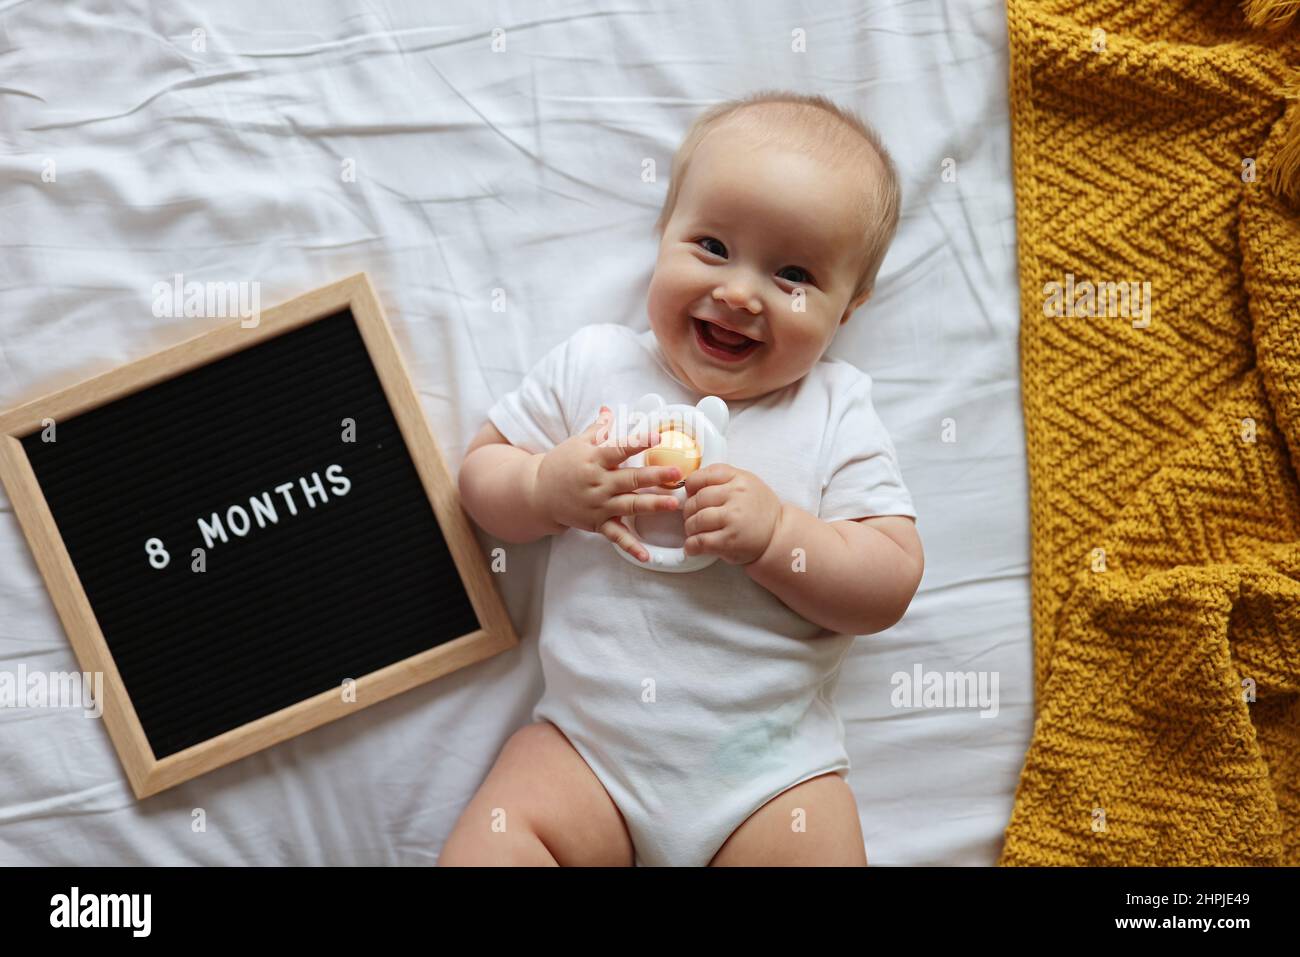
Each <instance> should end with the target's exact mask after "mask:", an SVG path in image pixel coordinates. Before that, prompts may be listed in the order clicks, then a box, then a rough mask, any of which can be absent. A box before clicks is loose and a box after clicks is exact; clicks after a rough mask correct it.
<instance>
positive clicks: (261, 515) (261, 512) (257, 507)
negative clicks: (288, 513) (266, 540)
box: [248, 492, 280, 528]
mask: <svg viewBox="0 0 1300 957" xmlns="http://www.w3.org/2000/svg"><path fill="white" fill-rule="evenodd" d="M248 505H249V507H250V508H252V510H253V518H255V519H257V527H258V528H266V520H267V519H268V518H269V519H270V520H271V524H272V525H275V524H277V523H278V522H279V521H280V517H279V516H278V515H276V513H275V506H274V505H272V504H271V493H270V492H263V493H262V497H261V498H251V497H250V498H249V500H248Z"/></svg>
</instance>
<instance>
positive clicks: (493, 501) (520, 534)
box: [457, 422, 564, 544]
mask: <svg viewBox="0 0 1300 957" xmlns="http://www.w3.org/2000/svg"><path fill="white" fill-rule="evenodd" d="M543 458H545V453H542V452H538V453H536V454H531V453H529V452H525V451H524V450H523V449H520V448H516V447H515V446H513V445H511V444H510V441H509V440H508V439H507V438H506V437H505V436H504V435H502V434H501V432H500V431H499V430H498V429H497V427H496V426H495V425H493V424H492V423H491V422H488V423H487V424H486V425H484V426H483V428H482V429H481V430H480V431H479V434H478V435H476V436H475V437H474V441H473V442H471V443H470V446H469V448H468V449H467V450H466V452H465V461H464V462H463V463H462V464H461V467H460V476H459V479H458V481H457V484H458V486H459V487H460V500H461V503H462V505H464V507H465V511H466V512H468V513H469V516H470V518H472V519H474V521H475V522H477V523H478V524H479V527H480V528H482V529H483V530H484V531H485V532H487V533H488V534H489V535H494V536H495V537H497V538H499V539H501V540H502V541H503V542H512V543H514V544H524V543H526V542H534V541H536V540H537V539H539V538H542V537H543V536H545V535H556V534H558V533H560V532H562V531H564V526H563V525H560V524H558V523H556V522H553V521H551V520H550V518H548V517H547V516H546V514H545V512H544V510H543V509H541V508H540V507H539V506H538V504H537V496H536V494H535V493H536V489H537V469H538V467H539V466H540V465H541V464H542V459H543Z"/></svg>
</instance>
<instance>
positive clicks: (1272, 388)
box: [1000, 0, 1300, 865]
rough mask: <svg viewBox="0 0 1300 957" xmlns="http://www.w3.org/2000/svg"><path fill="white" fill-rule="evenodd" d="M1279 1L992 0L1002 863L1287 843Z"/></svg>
mask: <svg viewBox="0 0 1300 957" xmlns="http://www.w3.org/2000/svg"><path fill="white" fill-rule="evenodd" d="M1297 7H1300V4H1297V3H1294V2H1287V0H1284V2H1278V0H1271V2H1269V0H1264V2H1253V3H1250V4H1247V6H1246V9H1244V10H1243V8H1242V7H1241V6H1238V5H1235V4H1234V3H1232V2H1230V0H1082V2H1079V0H1009V2H1008V22H1009V26H1010V41H1011V106H1012V147H1013V161H1014V174H1015V189H1016V204H1017V213H1016V216H1017V223H1018V228H1019V235H1018V242H1019V257H1020V267H1019V268H1020V293H1021V336H1020V346H1021V374H1022V381H1023V390H1024V413H1025V431H1026V438H1027V443H1028V456H1029V469H1030V512H1031V529H1032V537H1033V541H1032V588H1033V628H1034V643H1035V646H1034V679H1035V708H1036V712H1037V717H1036V722H1035V726H1034V734H1033V739H1032V743H1031V745H1030V748H1029V751H1028V754H1027V755H1026V758H1025V764H1024V768H1023V771H1022V773H1021V778H1020V784H1019V787H1018V790H1017V793H1016V802H1015V808H1014V811H1013V814H1012V817H1011V820H1010V823H1009V825H1008V827H1007V830H1006V841H1005V845H1004V848H1003V852H1002V857H1001V860H1000V863H1003V864H1017V865H1019V864H1115V865H1121V864H1130V865H1155V864H1160V865H1199V864H1214V865H1234V864H1283V863H1284V864H1293V865H1295V864H1300V483H1298V482H1297V464H1300V459H1298V458H1297V455H1300V201H1298V200H1300V189H1297V183H1298V182H1300V172H1297V165H1298V164H1300V100H1297V99H1293V98H1292V97H1294V96H1295V92H1294V91H1296V90H1297V89H1300V82H1297V73H1296V67H1297V66H1300V23H1297V22H1295V16H1294V15H1295V13H1296V9H1297ZM1287 91H1291V93H1290V96H1288V93H1287ZM1102 283H1111V284H1119V283H1124V284H1125V287H1124V288H1123V289H1120V290H1118V292H1119V294H1117V287H1116V286H1114V285H1112V286H1109V287H1107V286H1099V285H1098V284H1102ZM1143 283H1149V284H1150V285H1149V287H1143V286H1142V284H1143ZM1133 284H1136V285H1133ZM1144 288H1146V289H1149V298H1146V297H1144V295H1143V290H1144ZM1126 292H1127V293H1130V294H1131V295H1130V296H1129V301H1128V303H1127V306H1128V309H1127V310H1126V309H1125V305H1126V304H1125V301H1124V298H1123V293H1126ZM1143 302H1146V303H1147V304H1148V305H1149V308H1148V309H1147V310H1145V312H1144V311H1143V309H1142V308H1141V304H1142V303H1143ZM1049 313H1050V314H1049Z"/></svg>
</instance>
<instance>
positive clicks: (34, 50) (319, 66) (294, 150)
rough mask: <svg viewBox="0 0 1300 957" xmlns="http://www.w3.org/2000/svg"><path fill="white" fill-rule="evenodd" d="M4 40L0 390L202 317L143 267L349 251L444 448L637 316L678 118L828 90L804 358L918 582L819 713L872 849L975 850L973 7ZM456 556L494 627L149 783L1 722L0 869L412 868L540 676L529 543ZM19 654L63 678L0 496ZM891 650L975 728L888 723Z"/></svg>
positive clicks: (981, 121)
mask: <svg viewBox="0 0 1300 957" xmlns="http://www.w3.org/2000/svg"><path fill="white" fill-rule="evenodd" d="M498 28H499V29H500V30H501V31H503V32H502V33H499V34H497V42H495V44H494V34H493V31H494V30H497V29H498ZM196 31H201V33H197V34H196ZM796 31H800V32H799V33H796ZM800 37H802V50H803V52H796V46H797V44H796V41H797V40H799V38H800ZM200 41H201V42H200ZM0 64H2V65H3V68H2V69H0V246H2V248H3V255H0V305H2V306H3V308H0V408H8V407H10V406H12V405H16V404H18V403H20V402H23V401H26V400H29V399H32V398H35V397H36V396H38V395H41V394H43V393H45V392H49V391H52V390H54V389H57V388H61V387H63V386H66V385H70V384H72V383H74V382H78V381H80V380H82V379H84V378H86V377H89V376H91V375H95V374H97V373H100V372H104V371H106V370H108V369H111V368H114V367H116V366H119V365H121V364H123V363H126V362H129V361H131V360H133V359H138V358H140V357H142V356H144V355H147V354H149V353H151V352H155V351H157V350H159V349H161V348H164V347H166V346H169V345H172V344H174V343H176V342H180V341H182V340H184V339H188V338H190V337H192V336H194V335H196V334H198V333H199V332H202V331H204V330H205V329H209V328H213V327H214V326H216V325H218V324H221V323H223V322H227V321H229V320H228V319H223V318H203V319H198V318H184V317H166V316H163V317H158V316H155V315H154V314H153V310H152V308H151V306H152V303H153V294H152V291H153V286H154V284H155V283H158V282H160V281H171V280H172V277H173V276H174V275H175V274H176V273H181V274H182V275H183V276H184V278H185V280H186V281H187V282H188V281H190V280H195V281H221V282H227V281H257V282H260V283H261V286H260V290H261V303H262V306H263V307H264V308H266V307H270V306H271V305H274V304H275V303H277V302H280V301H283V300H284V299H287V298H289V297H292V296H295V295H298V294H299V293H302V292H305V291H307V290H310V289H313V288H315V287H317V286H320V285H323V284H325V283H327V282H330V281H332V280H335V279H338V278H341V277H343V276H346V275H349V274H351V273H354V272H357V271H359V270H365V271H366V272H368V273H369V274H370V277H371V280H372V281H373V283H374V285H375V287H376V289H377V291H378V293H379V297H380V299H381V301H382V303H383V305H384V307H385V309H386V310H387V313H388V317H389V319H390V321H391V323H392V325H393V328H394V332H395V335H396V338H397V342H398V346H399V348H400V349H401V352H402V355H403V358H404V360H405V363H406V365H407V368H408V369H409V371H410V373H411V377H412V379H413V381H414V384H415V387H416V389H417V391H418V393H419V395H420V397H421V400H422V402H423V405H424V411H425V414H426V415H427V417H428V419H429V422H430V425H431V427H432V429H433V433H434V435H435V437H436V438H437V440H438V443H439V445H440V446H441V448H442V451H443V453H444V456H445V458H446V460H447V465H448V467H449V468H450V469H451V470H452V471H453V472H454V471H455V470H456V469H458V468H459V465H460V462H461V460H462V458H463V455H464V450H465V448H466V446H467V445H468V444H469V441H470V439H471V438H472V437H473V436H474V434H475V433H476V432H477V431H478V429H479V428H480V427H481V426H482V424H483V422H484V419H485V415H486V412H487V410H488V409H489V408H490V407H491V406H492V404H493V403H494V402H495V401H496V400H497V398H498V397H500V396H502V395H504V394H505V393H507V392H509V391H510V390H512V389H514V388H515V387H516V386H517V385H518V384H519V382H520V381H521V379H522V377H523V376H524V375H525V374H526V373H527V372H528V371H529V370H530V369H531V368H532V367H533V366H534V365H535V364H536V363H537V362H538V361H539V360H540V359H541V358H542V356H544V355H545V354H546V353H547V352H549V351H550V350H551V349H553V348H554V347H555V346H556V345H557V344H558V343H560V342H563V341H564V340H566V339H568V338H569V337H570V336H572V335H573V334H574V333H575V332H576V331H577V330H578V329H580V328H582V327H584V326H586V325H589V324H591V323H596V322H612V323H617V324H620V325H623V326H626V327H628V328H630V329H633V330H643V329H645V328H647V325H648V322H647V319H646V316H645V311H644V306H645V289H646V284H647V283H648V281H649V278H650V275H651V273H652V271H653V268H654V261H655V250H656V245H655V238H654V235H653V232H652V226H653V223H654V220H655V217H656V215H657V214H658V211H659V208H660V206H661V204H662V202H663V198H664V195H665V192H666V189H667V185H668V177H669V173H670V171H671V165H672V162H671V161H672V155H673V151H674V150H675V149H676V147H677V145H678V143H679V142H680V141H681V138H682V136H683V134H684V133H685V132H686V129H687V128H688V127H689V125H690V123H691V121H692V120H693V119H694V118H695V116H697V115H698V114H699V112H700V111H701V110H703V109H705V108H706V107H708V106H710V105H712V104H713V103H715V102H717V101H719V100H721V99H724V98H728V97H732V96H738V95H741V94H744V93H747V92H750V91H753V90H755V89H759V88H763V87H772V86H775V87H782V88H793V89H797V90H801V91H805V92H813V93H823V94H826V95H827V96H830V97H831V98H833V99H834V100H836V101H837V102H839V103H842V104H844V105H846V106H849V107H852V108H854V109H857V110H859V111H860V112H861V113H862V114H863V116H864V117H866V118H867V119H868V120H869V121H871V122H872V123H874V124H875V125H876V126H877V128H878V129H879V130H880V132H881V134H882V136H883V137H884V139H885V141H886V143H887V144H888V146H889V148H890V150H891V151H892V152H893V155H894V158H895V160H896V162H897V163H898V166H899V171H900V174H901V177H902V187H903V208H902V221H901V223H900V225H899V232H898V237H897V239H896V240H895V243H894V245H893V246H892V247H891V249H890V251H889V254H888V256H887V257H886V259H885V262H884V266H883V268H882V271H881V275H880V280H879V283H878V285H877V288H876V292H875V294H874V295H873V297H872V299H871V300H870V301H868V302H867V304H866V305H865V306H863V307H862V308H861V309H860V310H858V312H857V313H856V314H855V315H854V316H853V317H852V318H851V319H850V320H849V321H848V322H847V323H846V324H845V325H844V326H842V327H841V328H840V329H839V331H838V332H837V333H836V336H835V339H834V341H833V342H832V343H831V347H830V351H829V354H830V355H832V356H836V357H839V358H843V359H846V360H847V361H849V362H851V363H852V364H853V365H855V366H857V367H858V368H860V369H864V370H867V371H869V372H870V374H871V377H872V381H873V388H872V396H871V398H872V402H873V403H874V405H875V408H876V409H877V410H878V411H879V413H880V416H881V418H882V419H883V420H884V421H885V422H886V423H888V425H889V430H890V435H891V437H892V439H893V442H894V444H895V446H896V448H897V450H898V455H899V459H900V461H901V462H902V463H903V466H904V468H905V474H906V478H907V485H908V488H909V490H910V491H911V493H912V496H913V499H914V501H915V504H916V509H917V512H918V529H919V531H920V534H921V538H922V540H923V541H924V543H925V551H926V570H925V579H924V580H923V582H922V584H921V590H920V592H919V593H918V595H917V597H916V599H915V600H914V601H913V603H912V607H911V609H910V610H909V611H908V613H907V616H906V617H905V618H904V619H903V620H902V621H901V622H900V623H899V624H898V625H896V626H895V627H894V628H892V629H890V630H889V631H887V632H885V633H883V634H880V635H876V636H872V637H871V638H867V639H861V640H858V641H856V642H854V643H853V644H852V645H851V646H850V647H849V649H848V651H847V652H846V654H845V657H844V661H843V663H842V666H841V673H840V681H839V685H838V690H837V692H836V695H835V703H836V706H837V708H838V710H839V713H840V715H841V717H842V718H843V721H844V726H845V735H846V745H847V751H848V753H849V756H850V758H851V760H852V765H853V772H852V775H851V776H850V784H851V785H852V787H853V790H854V793H855V795H856V797H857V800H858V804H859V808H860V812H861V814H860V816H861V821H862V828H863V833H864V837H865V840H866V845H867V850H868V856H869V859H870V860H871V862H872V863H873V864H936V863H939V864H992V863H993V862H994V861H995V860H996V859H997V854H998V850H999V848H1000V846H1001V838H1002V831H1003V828H1004V827H1005V825H1006V822H1007V819H1008V817H1009V815H1010V811H1011V806H1012V801H1013V797H1014V793H1015V785H1016V781H1017V776H1018V774H1019V771H1020V766H1021V763H1022V761H1023V757H1024V753H1025V748H1026V747H1027V745H1028V741H1029V737H1030V734H1031V731H1032V727H1033V716H1032V710H1031V702H1032V649H1031V643H1030V632H1029V603H1028V602H1029V585H1028V562H1029V537H1028V531H1027V529H1028V508H1027V481H1026V472H1025V453H1024V433H1023V428H1022V424H1021V413H1020V392H1019V367H1018V351H1017V335H1018V314H1019V313H1018V309H1019V306H1018V296H1017V286H1016V273H1015V262H1016V260H1015V220H1014V211H1015V210H1014V203H1013V192H1012V186H1011V164H1010V155H1011V154H1010V139H1009V123H1008V112H1007V111H1008V96H1007V85H1006V84H1007V40H1006V22H1005V10H1004V6H1003V4H1002V3H1001V2H995V0H974V2H951V0H933V2H926V3H910V4H885V3H872V4H867V5H865V6H864V5H863V4H861V3H856V2H850V0H827V2H825V3H820V4H817V5H815V7H814V6H810V5H791V4H790V3H788V2H786V0H753V2H739V0H724V2H719V3H710V4H698V3H688V2H684V0H663V2H661V3H658V4H655V5H653V7H651V6H648V5H640V4H638V5H626V4H625V5H618V4H614V5H611V4H608V3H600V2H589V0H562V2H556V3H551V4H547V5H545V8H544V9H541V8H539V7H538V5H537V4H534V3H530V2H523V0H502V2H498V3H494V4H453V3H439V4H410V3H394V2H385V0H374V2H367V3H364V4H358V3H353V2H344V0H321V2H314V3H312V4H310V5H297V6H294V5H287V6H286V5H280V4H268V3H264V2H261V0H230V2H226V3H222V4H218V5H214V4H202V3H197V2H194V0H176V2H170V3H166V4H154V3H149V2H147V0H123V2H117V3H111V4H90V5H87V4H63V3H30V2H29V3H4V4H0ZM647 160H653V161H654V171H655V174H656V175H655V176H654V177H653V179H651V178H650V177H649V176H648V173H647V169H648V166H647ZM46 173H52V174H53V177H54V179H53V181H46V179H45V178H43V174H46ZM268 414H272V415H273V414H274V410H268ZM483 543H484V545H485V546H487V547H489V548H495V547H505V549H506V551H505V555H506V557H507V559H508V562H507V570H506V571H504V572H503V573H500V574H497V575H494V576H493V577H494V581H496V583H497V585H498V587H499V589H500V591H501V593H502V595H503V597H504V599H505V601H506V605H507V608H508V610H509V612H510V614H511V617H512V618H513V620H514V622H515V625H516V628H517V630H518V632H519V636H520V639H521V644H520V645H519V647H518V648H516V649H513V650H511V651H508V652H506V653H503V654H501V655H498V656H496V657H494V658H492V659H490V660H488V661H484V662H480V663H478V664H476V665H474V666H472V667H469V668H465V669H462V670H460V671H457V672H455V673H453V674H450V675H447V676H445V677H443V678H440V679H438V680H437V681H434V682H431V683H429V684H427V685H424V686H422V687H420V688H416V689H413V690H412V691H409V692H407V693H405V694H402V695H398V696H397V697H395V698H392V699H390V700H387V701H384V702H381V703H379V704H377V705H374V706H372V707H370V708H366V709H364V710H362V711H359V712H358V713H356V714H354V715H352V716H350V717H347V718H344V719H342V720H340V721H336V722H334V723H332V724H329V725H326V726H324V727H322V728H318V729H316V730H314V731H312V732H310V733H308V734H305V735H302V736H300V737H298V738H295V739H293V740H292V741H288V742H285V743H283V744H281V745H278V746H276V747H274V748H271V749H270V750H268V751H264V752H261V753H259V754H256V755H252V756H250V757H248V758H245V759H244V760H241V761H238V762H236V763H235V764H233V765H230V766H228V767H225V768H221V769H219V770H217V771H214V772H212V773H210V774H207V775H204V776H202V777H200V778H198V779H195V780H193V781H190V782H187V783H186V784H184V785H181V786H179V787H177V788H175V789H173V790H170V791H167V792H164V793H162V794H159V795H156V796H155V797H152V798H149V799H147V800H146V801H144V802H136V801H135V800H134V798H133V797H132V796H131V792H130V789H129V787H128V786H127V783H126V778H125V776H124V775H123V773H122V770H121V767H120V765H119V763H118V759H117V756H116V753H115V752H114V750H113V747H112V744H111V742H110V740H109V737H108V734H107V732H106V730H105V728H104V725H103V722H102V721H98V720H93V719H86V718H84V717H82V716H81V712H79V711H66V710H54V709H26V710H17V709H4V708H0V773H2V774H3V781H4V784H3V786H0V864H100V865H112V864H156V865H174V864H259V865H265V864H306V865H312V864H351V863H356V864H426V863H432V862H433V861H435V860H436V858H437V855H438V851H439V848H440V847H441V846H442V843H443V841H444V840H445V839H446V836H447V834H448V833H449V832H450V830H451V828H452V827H453V826H454V824H455V823H456V819H457V817H458V815H459V814H460V812H461V810H462V809H463V808H464V807H465V805H466V803H467V802H468V801H469V799H470V797H471V796H472V795H473V793H474V791H475V790H476V789H477V788H478V786H479V784H480V783H481V782H482V780H483V778H484V776H485V775H486V774H487V772H488V770H489V769H490V768H491V765H492V762H493V761H494V760H495V759H496V756H497V754H498V753H499V752H500V750H501V746H502V744H503V743H504V742H505V741H506V739H507V738H508V737H509V736H510V734H511V733H512V732H514V731H515V730H516V729H517V728H519V727H521V726H522V725H524V724H526V723H527V722H528V721H529V718H530V716H531V714H532V711H533V708H534V706H535V705H536V704H537V702H538V701H539V699H540V697H541V693H542V673H541V662H540V660H539V657H538V645H537V641H536V638H537V635H538V631H539V622H540V618H541V611H542V586H543V582H544V574H545V568H546V564H547V556H548V553H549V551H550V548H551V544H550V543H549V542H538V543H535V544H531V545H526V546H515V545H508V546H506V545H503V543H500V542H497V541H494V540H492V539H490V538H488V537H484V542H483ZM607 560H608V561H612V562H619V563H620V564H626V563H625V562H623V560H622V559H619V558H618V557H617V556H615V555H613V554H612V552H611V553H610V554H609V555H608V558H607ZM628 568H629V570H635V569H632V566H630V565H628ZM362 637H363V638H364V636H362ZM19 663H25V664H26V665H27V667H28V668H29V669H30V668H40V669H44V670H46V671H70V670H74V669H76V668H77V667H78V666H77V662H76V659H75V657H74V656H73V654H72V651H71V648H70V645H69V643H68V639H67V637H66V635H65V634H64V632H63V629H62V627H61V625H60V623H59V619H58V616H57V615H56V614H55V611H54V606H53V604H52V603H51V601H50V598H49V595H48V593H47V591H46V589H45V586H44V583H43V581H42V579H41V577H40V575H39V574H38V572H37V570H36V565H35V562H34V561H33V560H32V556H31V551H30V549H29V548H28V546H27V543H26V541H25V540H24V538H23V534H22V531H21V529H20V528H19V526H18V523H17V521H16V519H15V517H14V514H13V511H12V509H11V508H10V506H9V502H8V499H7V498H6V497H4V496H3V495H0V669H7V670H10V671H13V670H15V669H16V668H17V667H18V664H19ZM916 664H921V665H922V666H923V667H924V668H925V669H927V670H936V671H945V670H960V671H981V672H983V671H989V672H994V673H997V674H1000V675H1001V710H1000V712H999V715H998V717H997V718H996V719H983V718H981V717H980V716H979V714H978V713H977V712H976V711H974V710H971V709H965V710H961V709H930V708H897V707H895V706H894V705H893V704H892V703H891V700H890V694H891V690H892V689H891V685H890V676H891V675H892V674H893V673H894V672H897V671H903V672H909V673H910V672H911V670H912V668H913V666H914V665H916ZM196 809H202V810H203V812H204V817H203V820H204V822H205V827H204V829H203V830H198V829H196V825H195V822H196V820H197V818H196V816H195V811H196Z"/></svg>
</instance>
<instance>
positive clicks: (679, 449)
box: [645, 429, 701, 488]
mask: <svg viewBox="0 0 1300 957" xmlns="http://www.w3.org/2000/svg"><path fill="white" fill-rule="evenodd" d="M700 457H701V452H700V444H699V443H698V442H696V441H695V440H694V439H693V438H691V437H690V436H689V435H687V434H686V433H685V432H679V431H677V430H676V429H665V430H663V431H662V432H660V433H659V444H658V445H656V446H654V447H653V448H649V449H646V452H645V459H646V464H647V465H653V466H665V467H667V468H672V467H673V466H676V467H677V469H678V471H679V472H680V473H681V476H682V477H681V480H680V481H677V482H661V483H660V487H661V488H677V487H678V486H680V485H685V484H686V476H688V475H690V474H691V473H692V472H694V471H695V470H696V469H698V468H699V467H700Z"/></svg>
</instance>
